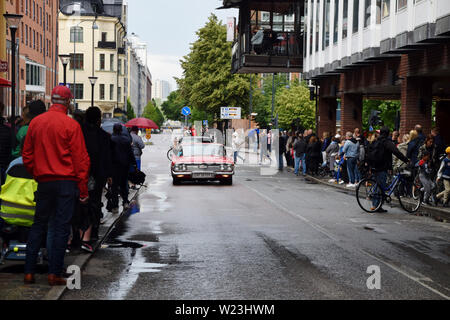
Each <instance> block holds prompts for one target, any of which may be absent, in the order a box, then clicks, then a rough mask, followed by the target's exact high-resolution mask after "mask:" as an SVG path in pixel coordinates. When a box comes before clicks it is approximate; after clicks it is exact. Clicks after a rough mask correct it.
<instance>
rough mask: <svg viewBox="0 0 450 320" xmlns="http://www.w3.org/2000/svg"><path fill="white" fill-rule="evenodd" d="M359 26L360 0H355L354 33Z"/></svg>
mask: <svg viewBox="0 0 450 320" xmlns="http://www.w3.org/2000/svg"><path fill="white" fill-rule="evenodd" d="M358 28H359V0H353V33H356V32H358Z"/></svg>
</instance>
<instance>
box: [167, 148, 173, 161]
mask: <svg viewBox="0 0 450 320" xmlns="http://www.w3.org/2000/svg"><path fill="white" fill-rule="evenodd" d="M172 157H173V148H170V149H169V151H167V159H169V161H172Z"/></svg>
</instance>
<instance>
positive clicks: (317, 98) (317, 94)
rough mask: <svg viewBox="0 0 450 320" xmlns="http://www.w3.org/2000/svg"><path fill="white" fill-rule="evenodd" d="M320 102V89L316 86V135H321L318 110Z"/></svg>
mask: <svg viewBox="0 0 450 320" xmlns="http://www.w3.org/2000/svg"><path fill="white" fill-rule="evenodd" d="M318 101H319V87H318V86H317V84H316V133H317V134H318V133H319V112H318V111H319V108H318Z"/></svg>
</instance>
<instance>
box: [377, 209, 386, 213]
mask: <svg viewBox="0 0 450 320" xmlns="http://www.w3.org/2000/svg"><path fill="white" fill-rule="evenodd" d="M377 212H379V213H387V212H388V211H387V210H384V209H383V208H380V209H378V211H377Z"/></svg>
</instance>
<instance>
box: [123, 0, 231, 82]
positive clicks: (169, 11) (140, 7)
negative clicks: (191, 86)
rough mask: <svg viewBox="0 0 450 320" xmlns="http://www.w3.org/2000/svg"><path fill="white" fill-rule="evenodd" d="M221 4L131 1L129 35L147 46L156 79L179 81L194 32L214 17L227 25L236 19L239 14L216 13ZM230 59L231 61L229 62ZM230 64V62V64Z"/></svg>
mask: <svg viewBox="0 0 450 320" xmlns="http://www.w3.org/2000/svg"><path fill="white" fill-rule="evenodd" d="M222 3H223V1H222V0H128V6H129V16H128V32H129V33H130V34H131V33H133V32H134V33H135V34H137V35H138V36H139V37H140V38H141V39H142V40H143V41H144V42H147V44H148V54H149V59H148V65H149V68H150V72H151V73H152V77H153V79H162V80H167V81H170V83H171V84H172V86H175V80H173V77H180V76H181V75H182V70H181V67H180V63H179V60H180V59H181V58H182V57H183V56H184V55H186V54H187V53H189V48H190V44H191V43H193V42H194V41H195V40H196V34H195V32H196V31H197V30H198V29H200V28H201V27H203V26H204V25H205V23H206V21H207V20H208V17H209V16H210V14H211V13H214V14H215V15H217V16H218V17H219V19H220V20H222V22H223V23H224V24H225V23H226V18H227V17H237V10H235V9H231V10H215V9H216V8H218V7H220V6H222ZM230 59H231V58H230ZM230 63H231V60H230Z"/></svg>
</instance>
